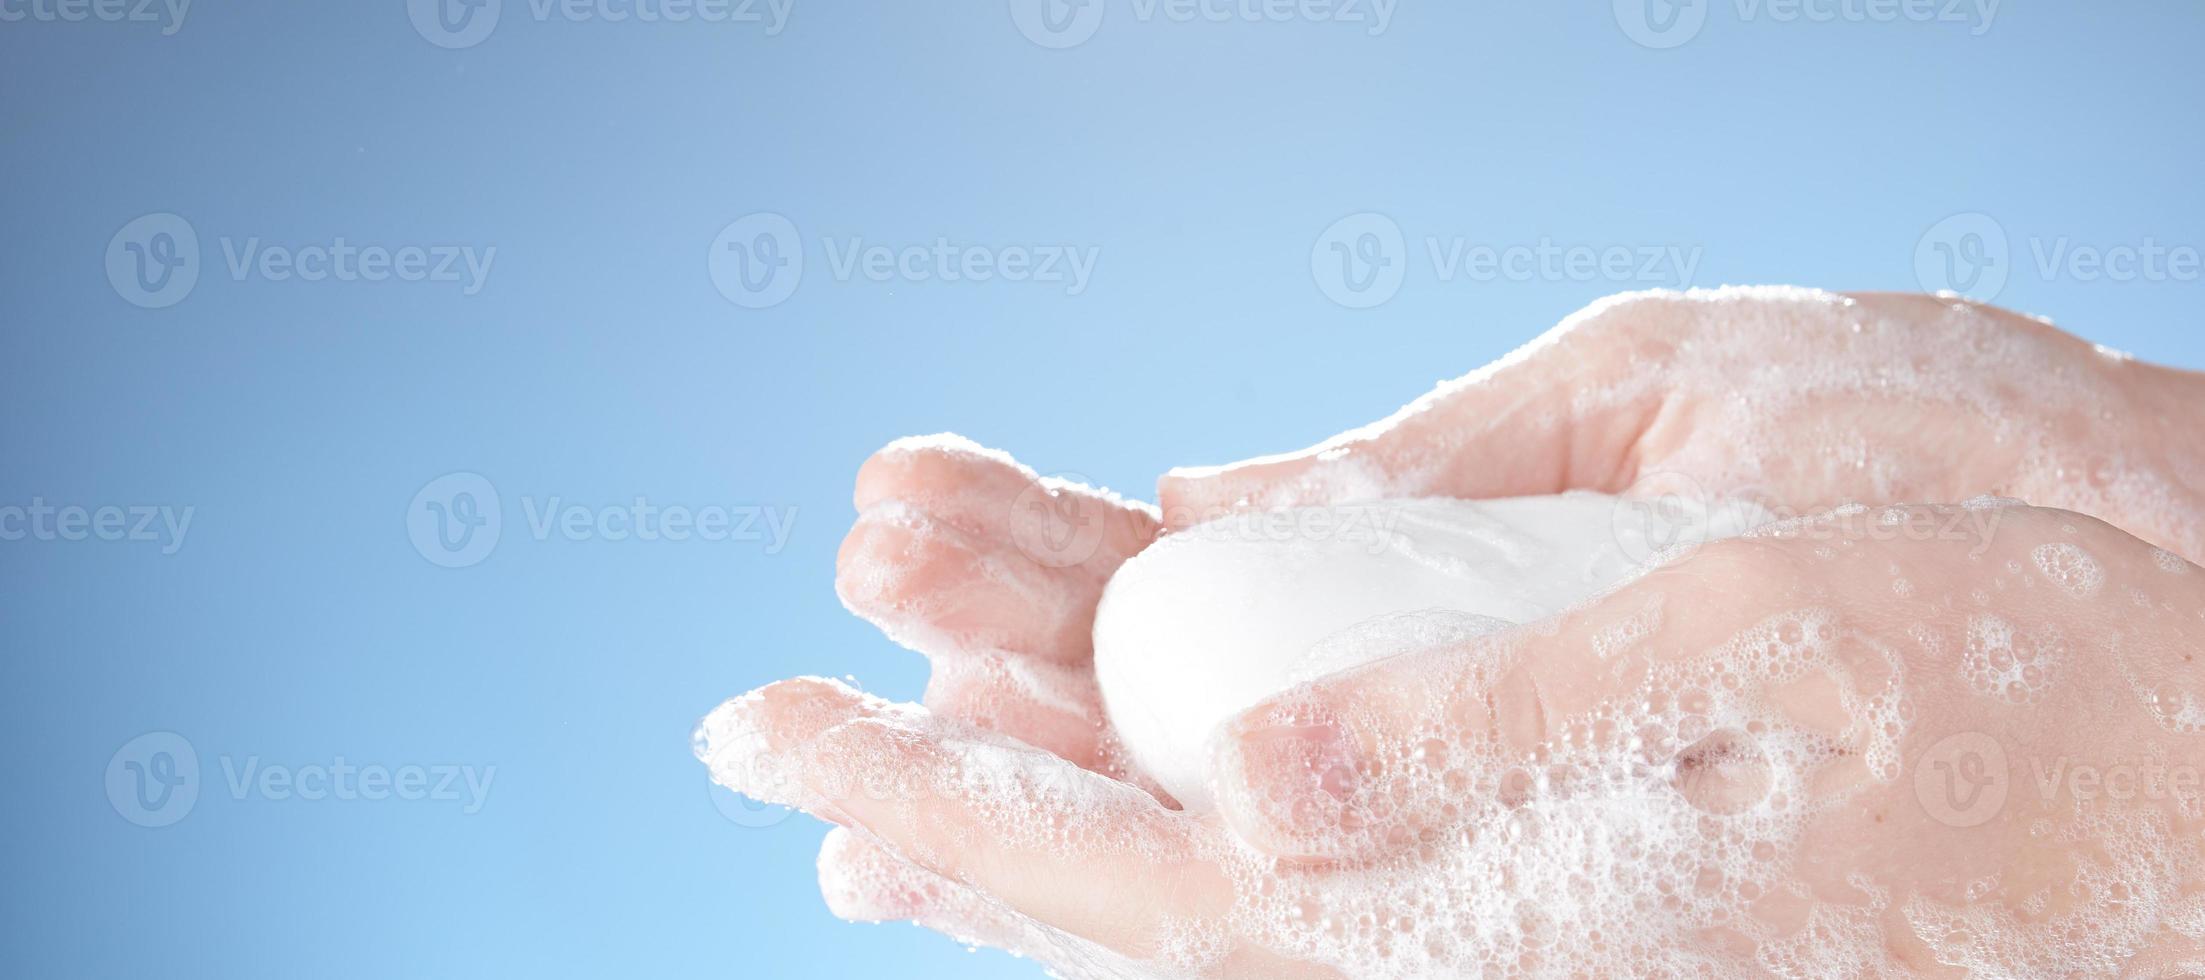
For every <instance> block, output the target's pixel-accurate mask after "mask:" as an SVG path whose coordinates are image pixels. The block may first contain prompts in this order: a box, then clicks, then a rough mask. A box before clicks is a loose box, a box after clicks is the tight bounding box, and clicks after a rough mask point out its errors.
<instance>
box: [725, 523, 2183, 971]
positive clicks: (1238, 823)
mask: <svg viewBox="0 0 2205 980" xmlns="http://www.w3.org/2000/svg"><path fill="white" fill-rule="evenodd" d="M1989 506H1991V505H1978V507H1979V508H1982V507H1989ZM1985 514H1988V515H1992V517H1994V518H1995V519H1991V518H1985V517H1983V516H1982V515H1985ZM1971 515H1973V516H1971ZM1963 528H1976V529H1981V530H1978V531H1976V532H1967V533H1960V532H1955V531H1953V530H1952V529H1963ZM1619 640H1620V641H1621V642H1619ZM2201 650H2205V574H2201V573H2200V571H2199V570H2198V569H2196V568H2195V567H2193V566H2191V565H2189V564H2188V563H2186V562H2183V561H2181V560H2179V559H2177V558H2175V557H2174V556H2172V555H2171V554H2169V553H2167V552H2164V551H2160V550H2157V549H2154V548H2152V547H2150V546H2148V545H2146V544H2144V543H2142V542H2139V541H2137V540H2135V539H2134V538H2133V537H2131V536H2129V535H2127V534H2125V533H2123V532H2121V531H2119V530H2118V529H2116V528H2113V527H2110V526H2108V525H2105V524H2102V523H2099V522H2097V521H2094V520H2091V519H2089V518H2086V517H2082V516H2080V515H2076V514H2071V513H2065V512H2060V511H2052V510H2040V509H2034V508H2027V507H2019V506H2014V507H1998V508H1995V509H1989V510H1984V509H1978V510H1974V511H1963V510H1959V509H1955V508H1949V507H1916V508H1878V509H1873V510H1861V509H1847V510H1841V511H1839V512H1837V513H1835V514H1832V515H1828V516H1825V517H1822V518H1819V519H1814V520H1802V521H1795V522H1791V523H1788V524H1784V525H1779V526H1777V527H1776V528H1774V529H1772V530H1771V531H1769V532H1767V533H1765V534H1763V535H1759V536H1756V537H1752V538H1749V539H1744V540H1737V541H1727V542H1718V543H1714V544H1711V545H1709V546H1707V547H1705V548H1703V549H1701V550H1700V551H1699V552H1698V553H1697V555H1695V556H1694V557H1693V558H1692V559H1690V560H1689V561H1686V562H1683V563H1681V564H1676V565H1671V566H1666V567H1663V568H1661V569H1657V570H1655V571H1654V572H1652V573H1650V574H1649V575H1647V576H1645V577H1644V578H1642V579H1640V580H1638V581H1636V582H1634V583H1632V584H1631V585H1629V586H1627V587H1625V588H1623V589H1620V590H1618V591H1616V592H1614V593H1612V594H1610V595H1609V596H1607V597H1605V598H1603V599H1602V600H1600V601H1598V602H1595V603H1593V604H1590V605H1588V606H1586V607H1583V608H1580V609H1578V610H1575V611H1572V612H1571V613H1568V614H1565V615H1564V616H1562V617H1559V618H1558V619H1557V620H1555V621H1552V622H1550V623H1546V624H1539V625H1537V626H1533V627H1527V628H1523V629H1519V630H1515V631H1511V632H1509V633H1506V634H1502V635H1499V636H1497V637H1492V638H1488V639H1486V640H1481V641H1478V642H1477V643H1475V644H1472V645H1471V646H1469V647H1464V648H1449V649H1438V650H1426V651H1404V652H1403V654H1402V655H1401V656H1398V657H1395V658H1393V659H1389V660H1386V661H1383V662H1380V663H1377V664H1374V665H1372V666H1370V667H1367V668H1363V669H1361V670H1358V671H1354V672H1351V673H1348V674H1345V675H1340V676H1336V677H1333V678H1329V679H1326V680H1324V681H1320V682H1318V683H1316V684H1315V685H1311V686H1307V687H1305V688H1302V689H1299V690H1297V691H1294V692H1290V693H1289V694H1287V695H1284V696H1281V697H1280V698H1277V699H1275V700H1273V701H1271V702H1268V703H1266V704H1264V705H1259V706H1258V707H1256V708H1255V709H1253V710H1251V711H1250V712H1248V713H1247V714H1246V715H1244V716H1243V717H1242V718H1241V719H1239V720H1238V721H1236V722H1234V723H1232V724H1230V725H1229V726H1228V727H1227V729H1226V730H1225V732H1224V733H1223V734H1222V735H1221V738H1220V742H1219V745H1218V765H1219V768H1218V773H1219V776H1218V778H1219V782H1220V788H1221V790H1222V792H1221V795H1220V803H1221V806H1222V808H1223V813H1224V816H1225V818H1226V821H1227V823H1228V824H1229V826H1230V827H1231V828H1232V830H1230V831H1228V830H1227V829H1225V828H1222V827H1219V826H1216V825H1214V824H1210V823H1207V822H1204V821H1201V820H1199V819H1197V818H1194V817H1191V816H1189V815H1187V814H1184V813H1180V812H1176V811H1173V810H1170V809H1167V808H1166V807H1164V806H1163V805H1161V804H1160V803H1158V802H1157V801H1156V800H1155V799H1153V798H1151V797H1150V796H1148V795H1147V794H1145V793H1143V792H1141V791H1139V790H1138V789H1136V788H1134V787H1132V786H1129V785H1127V784H1125V783H1122V782H1118V781H1115V780H1112V779H1110V778H1108V777H1106V776H1103V775H1100V774H1098V773H1094V772H1091V771H1087V770H1083V769H1080V768H1078V767H1076V766H1074V765H1072V764H1070V763H1068V762H1065V761H1064V760H1062V759H1060V758H1058V757H1057V756H1055V755H1052V754H1051V753H1048V752H1045V751H1042V750H1039V749H1036V748H1033V747H1031V746H1029V745H1026V744H1023V743H1020V742H1018V741H1014V740H1011V739H1007V738H1004V737H1002V736H999V735H996V734H993V733H989V732H986V731H983V730H980V729H978V728H975V727H973V726H970V725H967V724H964V723H960V722H957V721H955V720H952V719H949V718H945V717H942V716H941V715H939V714H937V713H934V712H930V711H928V710H926V709H924V708H920V707H917V706H910V705H891V704H888V703H885V702H882V701H879V700H878V699H873V698H869V697H867V696H865V695H862V694H859V693H857V692H855V691H852V690H850V689H848V688H845V687H842V686H840V685H838V684H835V683H834V682H830V681H818V680H797V681H786V682H782V683H781V684H777V685H774V686H771V687H768V688H766V689H764V690H762V691H760V692H757V693H755V694H753V695H749V696H746V697H745V698H741V699H737V700H735V701H732V702H729V703H728V704H727V705H725V706H723V707H722V708H720V709H719V710H717V711H715V712H714V713H713V715H712V716H711V717H710V718H708V719H707V721H706V722H705V724H704V726H703V728H702V729H701V730H700V743H699V753H700V755H701V756H703V757H705V758H706V759H707V761H708V762H710V764H711V765H712V767H713V770H714V774H715V777H716V778H718V779H720V780H721V781H722V782H724V783H726V784H728V785H729V786H731V787H732V788H735V789H737V790H740V791H742V792H745V793H748V794H750V795H753V796H756V797H759V798H762V799H767V800H771V801H774V802H779V803H785V804H788V805H793V806H798V807H802V808H804V809H806V810H809V811H811V812H813V813H816V814H819V815H820V816H822V817H825V818H826V819H829V820H831V821H833V822H835V823H837V824H840V825H842V826H844V827H848V828H852V829H853V831H854V834H853V835H849V836H843V837H838V838H837V843H838V846H843V845H847V844H850V843H851V842H853V841H854V842H859V843H860V845H861V846H862V847H864V848H866V849H867V850H865V851H864V853H865V854H867V855H869V856H871V857H869V858H868V860H871V858H872V857H885V858H892V859H893V860H891V861H889V862H887V863H885V864H866V863H864V862H856V861H853V862H850V863H849V864H847V865H845V867H846V868H847V869H848V870H849V873H848V874H847V875H845V876H843V877H842V878H840V879H838V880H835V881H833V882H832V884H833V885H834V886H835V891H836V892H837V893H839V894H842V895H844V896H849V895H853V894H855V895H866V896H871V897H867V898H863V899H850V898H847V897H845V898H844V899H843V900H842V901H841V902H840V903H838V907H843V908H847V907H849V906H851V905H862V906H865V907H867V908H871V909H876V910H885V911H893V912H895V913H897V914H913V913H915V914H916V916H917V917H921V918H922V919H923V918H927V917H929V916H932V917H935V918H936V920H937V921H940V919H941V918H943V917H948V918H952V919H955V920H956V922H955V924H953V925H952V926H951V927H952V928H955V929H957V930H958V931H960V932H962V933H963V934H965V935H967V936H969V937H973V938H979V939H983V940H984V941H991V942H998V943H1002V944H1005V945H1010V946H1012V948H1015V949H1019V950H1021V951H1022V952H1025V953H1027V954H1029V955H1033V956H1035V957H1037V958H1040V959H1043V960H1044V961H1046V962H1049V963H1051V964H1052V965H1054V966H1056V967H1058V968H1059V969H1060V970H1062V971H1064V972H1066V973H1067V974H1069V975H1073V976H1127V975H1139V974H1151V975H1186V974H1202V975H1214V976H1250V977H1299V976H1345V975H1363V974H1370V973H1381V972H1383V973H1385V974H1387V975H1473V974H1503V973H1512V972H1523V973H1544V974H1547V975H1597V976H1619V975H1656V974H1681V973H1686V972H1691V973H1695V974H1699V973H1711V972H1716V971H1717V970H1718V969H1722V968H1728V969H1731V970H1740V971H1750V972H1767V973H1776V974H1780V975H1816V974H1822V975H1840V976H1860V975H1879V974H1881V975H1906V974H1909V973H1911V974H1918V975H1926V976H1960V975H1962V974H1963V973H1964V972H1965V971H1975V973H1976V974H1977V975H2013V976H2052V975H2091V976H2105V975H2114V974H2116V973H2118V974H2122V975H2152V976H2157V975H2165V973H2164V971H2166V970H2170V969H2173V968H2175V966H2176V965H2177V964H2181V963H2184V962H2189V961H2192V960H2194V959H2196V958H2198V957H2199V956H2200V955H2201V954H2205V949H2201V943H2200V939H2205V930H2201V929H2200V928H2199V924H2200V923H2205V900H2201V899H2199V898H2197V897H2195V896H2196V895H2197V893H2199V892H2200V891H2201V890H2205V864H2201V859H2200V855H2199V851H2198V846H2197V843H2196V842H2197V839H2198V836H2199V832H2200V829H2201V816H2205V814H2201V811H2200V798H2199V793H2200V789H2201V787H2200V786H2199V782H2198V770H2197V769H2196V768H2195V766H2196V764H2195V762H2194V759H2195V755H2194V752H2192V751H2191V746H2192V740H2193V739H2194V736H2195V733H2197V732H2198V731H2199V728H2200V723H2201V722H2205V678H2201V677H2200V676H2199V673H2198V667H2197V665H2196V663H2195V662H2194V660H2195V658H2196V657H2197V655H2198V653H2199V652H2200V651H2201ZM2084 721H2087V723H2086V724H2085V723H2079V722H2084ZM2001 759H2002V760H2003V761H2001ZM2124 772H2125V773H2126V776H2125V777H2123V776H2121V775H2120V774H2121V773H2124ZM1244 840H1245V841H1252V842H1255V843H1257V844H1259V845H1262V847H1263V848H1266V849H1268V850H1270V851H1276V852H1281V853H1284V854H1287V855H1289V858H1287V859H1284V860H1281V859H1278V858H1274V857H1271V856H1269V855H1268V854H1266V853H1265V852H1264V851H1262V850H1258V849H1251V848H1249V847H1248V846H1247V845H1246V844H1245V843H1243V841H1244Z"/></svg>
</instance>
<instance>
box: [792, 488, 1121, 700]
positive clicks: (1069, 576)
mask: <svg viewBox="0 0 2205 980" xmlns="http://www.w3.org/2000/svg"><path fill="white" fill-rule="evenodd" d="M835 565H836V573H835V592H836V593H837V594H838V595H839V596H841V598H842V602H843V605H845V606H847V607H849V609H850V610H851V611H852V612H855V613H857V614H858V615H859V616H860V617H863V618H864V619H866V620H867V621H869V622H872V623H874V624H875V625H878V626H879V627H880V628H881V630H882V631H883V632H885V633H887V634H888V636H889V638H890V639H893V640H895V641H896V642H898V643H901V644H903V645H905V646H907V647H910V648H912V649H914V650H918V651H919V652H921V653H924V654H926V655H927V656H929V657H935V658H940V657H942V656H944V655H949V654H961V653H966V652H970V651H975V650H1009V651H1017V652H1019V653H1023V654H1028V655H1031V656H1033V657H1036V658H1038V659H1043V660H1049V661H1054V662H1059V663H1083V662H1085V661H1086V660H1087V658H1088V657H1089V656H1091V655H1092V651H1093V641H1092V638H1091V635H1090V634H1091V633H1092V631H1093V628H1094V622H1095V605H1096V602H1097V601H1098V600H1099V598H1100V596H1101V588H1100V586H1099V585H1098V584H1097V583H1095V582H1093V581H1091V580H1090V578H1089V576H1088V575H1086V574H1085V573H1084V572H1080V571H1077V570H1072V571H1067V570H1064V569H1052V568H1044V567H1039V566H1037V565H1035V564H1034V563H1033V562H1032V561H1030V560H1029V559H1027V558H1025V557H1024V556H1022V555H1020V554H1018V553H1017V551H1016V549H1015V548H1014V547H1012V546H1011V545H1010V543H1009V542H1008V541H1003V540H995V539H987V538H980V537H976V536H975V535H974V534H973V533H972V532H970V531H967V530H965V529H963V528H961V527H958V526H956V525H954V524H950V523H947V522H944V521H942V520H940V519H938V518H936V517H934V515H932V514H930V513H928V512H925V511H921V510H918V509H916V508H914V507H910V506H907V505H904V504H902V503H901V502H899V501H884V502H882V503H878V504H875V505H874V506H873V507H871V508H869V509H868V510H866V511H865V512H864V513H863V514H860V515H859V516H858V520H857V523H856V525H854V526H853V527H851V529H850V533H849V535H848V536H847V537H845V538H843V541H842V550H841V553H840V554H839V555H838V556H837V558H836V562H835Z"/></svg>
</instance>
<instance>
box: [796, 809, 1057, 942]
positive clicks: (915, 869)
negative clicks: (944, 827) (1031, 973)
mask: <svg viewBox="0 0 2205 980" xmlns="http://www.w3.org/2000/svg"><path fill="white" fill-rule="evenodd" d="M819 893H820V896H821V897H822V898H824V899H826V902H827V909H828V911H830V912H833V913H834V914H835V915H836V916H837V917H839V918H842V919H844V920H847V921H850V922H891V921H908V922H913V923H917V924H918V925H921V926H924V927H926V928H928V929H932V930H934V931H936V932H939V933H942V934H944V935H947V936H949V937H951V938H953V939H955V940H957V941H958V942H961V943H965V944H967V945H973V946H993V947H995V948H997V949H1007V950H1011V951H1012V952H1019V953H1027V952H1031V951H1033V950H1034V948H1035V946H1036V944H1035V943H1034V941H1033V935H1032V933H1033V925H1032V923H1031V922H1029V921H1027V920H1024V919H1021V918H1019V917H1018V916H1017V915H1016V914H1014V913H1011V912H1009V911H1007V910H1005V909H1004V908H1003V907H1002V905H1000V904H998V903H996V902H993V901H990V900H989V899H988V898H987V896H985V895H982V894H981V893H979V892H976V891H974V890H972V889H970V888H967V887H965V886H964V885H961V884H958V883H957V882H954V881H951V880H949V879H947V878H944V877H942V876H941V875H938V874H935V873H934V872H932V871H928V870H926V869H925V868H922V867H919V866H918V865H915V864H912V863H911V862H909V861H906V860H904V859H903V858H902V857H900V856H898V855H897V854H896V853H895V852H894V851H892V850H889V849H888V848H887V847H886V846H884V845H882V844H881V843H880V842H878V841H876V840H874V839H872V838H871V837H868V836H866V835H864V834H862V833H858V832H855V831H852V830H850V829H849V828H847V827H836V828H834V829H833V830H830V831H828V832H827V838H826V840H824V841H821V842H820V845H819Z"/></svg>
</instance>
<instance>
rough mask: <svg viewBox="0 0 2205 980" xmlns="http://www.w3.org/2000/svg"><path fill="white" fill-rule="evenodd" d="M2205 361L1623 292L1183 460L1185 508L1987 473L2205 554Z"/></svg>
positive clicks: (1778, 300) (1936, 314)
mask: <svg viewBox="0 0 2205 980" xmlns="http://www.w3.org/2000/svg"><path fill="white" fill-rule="evenodd" d="M2201 417H2205V378H2201V376H2199V375H2197V374H2194V373H2189V372H2183V371H2177V370H2172V369H2168V368H2163V367H2157V366H2154V365H2150V364H2144V363H2140V362H2138V361H2136V360H2134V359H2132V358H2129V357H2127V356H2126V355H2122V354H2119V353H2116V352H2113V351H2109V350H2105V349H2103V348H2097V347H2093V346H2092V345H2090V344H2089V343H2086V342H2084V341H2082V340H2079V339H2077V338H2075V337H2073V336H2071V335H2069V334H2066V333H2063V332H2061V331H2059V330H2057V329H2055V328H2054V327H2052V326H2051V325H2050V324H2049V323H2047V322H2045V321H2042V320H2037V319H2033V318H2030V317H2025V316H2021V315H2018V314H2015V313H2012V312H2008V311H2006V310H2001V309H1997V308H1994V307H1989V306H1983V305H1980V304H1976V303H1970V302H1968V301H1965V300H1960V299H1954V298H1949V297H1934V296H1923V295H1906V294H1890V293H1884V294H1858V295H1843V294H1838V293H1829V292H1823V291H1820V290H1808V289H1796V288H1788V287H1754V288H1727V289H1720V290H1695V291H1692V292H1689V293H1676V292H1649V293H1628V294H1623V295H1619V296H1613V297H1610V298H1608V299H1605V300H1602V301H1600V302H1598V303H1595V304H1593V305H1592V306H1590V307H1588V308H1586V309H1584V310H1582V311H1580V312H1578V313H1577V314H1575V315H1573V316H1571V317H1570V318H1569V319H1567V320H1565V321H1563V322H1562V323H1561V325H1559V326H1557V327H1555V328H1554V329H1553V330H1551V331H1549V332H1547V333H1546V334H1545V335H1544V336H1542V337H1540V338H1539V339H1537V340H1535V341H1533V342H1531V343H1530V344H1528V345H1526V346H1525V347H1523V348H1522V349H1520V350H1518V351H1516V352H1515V353H1513V354H1511V355H1509V356H1508V357H1506V358H1503V359H1502V360H1500V361H1498V362H1496V363H1494V364H1492V365H1490V366H1488V367H1485V368H1483V369H1481V370H1479V371H1476V372H1474V373H1472V374H1470V375H1468V376H1466V377H1463V378H1460V379H1457V380H1455V381H1451V382H1448V383H1445V384H1443V385H1441V386H1440V387H1439V388H1438V389H1436V390H1434V391H1432V392H1431V393H1429V394H1427V395H1425V396H1424V397H1422V398H1420V399H1418V400H1416V401H1415V402H1413V403H1411V404H1410V405H1408V406H1407V407H1404V408H1403V409H1401V410H1400V411H1399V412H1396V413H1394V414H1393V415H1392V416H1390V417H1388V418H1386V419H1383V420H1381V421H1379V422H1376V423H1373V424H1371V425H1368V426H1365V427H1363V428H1360V429H1355V430H1352V431H1349V432H1346V433H1343V434H1341V435H1339V436H1337V437H1334V438H1332V439H1329V440H1326V441H1325V442H1323V443H1320V444H1318V445H1316V446H1313V447H1310V448H1309V449H1305V450H1302V451H1300V452H1295V453H1287V454H1283V455H1279V456H1272V457H1264V458H1259V459H1253V460H1249V461H1247V462H1243V463H1238V464H1234V465H1230V466H1222V467H1199V468H1187V469H1180V470H1175V471H1173V472H1172V473H1171V474H1169V475H1167V476H1166V477H1165V478H1164V479H1163V480H1162V481H1161V484H1160V486H1159V489H1158V496H1159V500H1160V503H1161V504H1162V507H1163V515H1164V519H1165V522H1166V523H1167V524H1168V525H1169V526H1171V527H1174V528H1177V527H1184V526H1186V525H1188V524H1192V523H1198V522H1200V521H1203V520H1208V519H1211V518H1214V517H1216V516H1218V515H1219V514H1220V513H1221V512H1225V511H1230V510H1235V509H1241V508H1250V507H1285V506H1295V505H1303V504H1332V503H1345V502H1353V501H1359V500H1369V499H1376V498H1382V497H1417V496H1437V497H1462V498H1482V497H1509V496H1522V495H1528V494H1541V493H1559V492H1561V491H1564V490H1572V489H1582V490H1601V491H1606V492H1610V493H1626V492H1630V493H1633V494H1634V495H1636V493H1637V492H1638V491H1645V492H1646V493H1645V495H1648V496H1652V495H1656V494H1668V493H1676V492H1680V491H1681V492H1686V493H1698V494H1704V495H1706V496H1707V497H1709V498H1721V497H1724V496H1732V495H1750V496H1753V497H1756V498H1759V500H1760V501H1761V502H1762V503H1763V504H1764V505H1766V506H1768V507H1769V508H1770V509H1771V510H1774V511H1776V512H1778V513H1784V514H1792V515H1798V514H1806V513H1811V512H1813V511H1815V510H1818V509H1822V508H1826V507H1830V506H1835V505H1837V504H1843V503H1848V502H1864V503H1879V502H1888V501H1900V500H1916V501H1944V502H1957V501H1961V500H1966V499H1968V498H1970V497H1974V496H1976V495H1979V494H1995V495H1999V496H2005V497H2013V498H2017V499H2021V500H2026V501H2028V502H2029V503H2032V504H2036V505H2039V506H2048V507H2060V508H2064V509H2068V510H2075V511H2080V512H2082V513H2086V514H2091V515H2093V516H2096V517H2099V518H2102V519H2104V520H2107V521H2111V522H2113V523H2114V524H2115V525H2118V526H2119V527H2121V528H2123V529H2125V530H2128V531H2129V532H2131V533H2133V534H2135V535H2137V536H2138V537H2141V538H2144V539H2145V540H2147V541H2151V542H2152V543H2154V544H2158V545H2160V546H2162V547H2166V548H2169V549H2172V550H2174V551H2176V552H2178V553H2180V554H2182V555H2184V556H2186V557H2188V558H2190V559H2192V560H2205V424H2200V419H2201Z"/></svg>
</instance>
